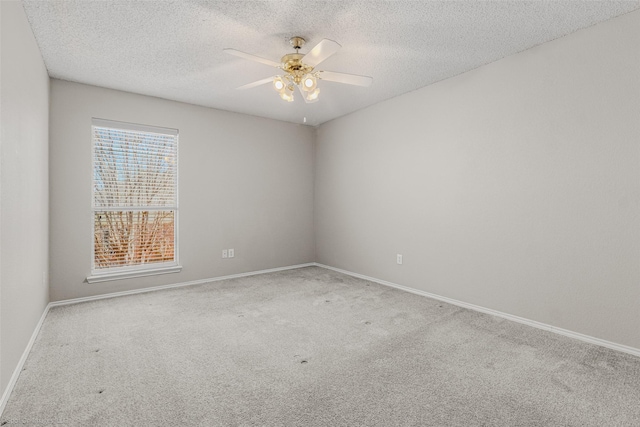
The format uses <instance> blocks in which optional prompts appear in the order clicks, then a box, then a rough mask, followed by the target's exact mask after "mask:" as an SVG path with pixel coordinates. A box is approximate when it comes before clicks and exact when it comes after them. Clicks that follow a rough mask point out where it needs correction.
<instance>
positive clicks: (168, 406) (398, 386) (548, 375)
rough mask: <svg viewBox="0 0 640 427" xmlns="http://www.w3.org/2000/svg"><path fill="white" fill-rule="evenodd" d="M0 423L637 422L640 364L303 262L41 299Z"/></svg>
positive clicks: (208, 424)
mask: <svg viewBox="0 0 640 427" xmlns="http://www.w3.org/2000/svg"><path fill="white" fill-rule="evenodd" d="M0 424H4V425H38V426H43V425H56V426H161V425H167V426H183V425H187V426H254V425H255V426H262V425H266V426H358V425H366V426H396V425H398V426H401V425H402V426H404V425H413V426H481V425H482V426H639V425H640V358H636V357H633V356H629V355H625V354H622V353H618V352H615V351H611V350H607V349H604V348H600V347H596V346H593V345H589V344H585V343H582V342H579V341H575V340H572V339H569V338H565V337H562V336H558V335H554V334H551V333H548V332H544V331H541V330H537V329H533V328H530V327H527V326H523V325H520V324H516V323H512V322H509V321H506V320H503V319H500V318H495V317H492V316H488V315H484V314H479V313H476V312H473V311H469V310H465V309H461V308H458V307H455V306H452V305H447V304H444V303H441V302H438V301H434V300H430V299H428V298H424V297H420V296H416V295H413V294H409V293H405V292H402V291H399V290H396V289H392V288H387V287H384V286H380V285H377V284H374V283H371V282H367V281H364V280H360V279H356V278H353V277H350V276H345V275H342V274H339V273H335V272H333V271H330V270H326V269H322V268H317V267H309V268H302V269H297V270H289V271H284V272H279V273H271V274H265V275H260V276H252V277H247V278H242V279H234V280H227V281H222V282H215V283H211V284H206V285H200V286H190V287H183V288H177V289H171V290H165V291H158V292H150V293H145V294H138V295H131V296H126V297H120V298H112V299H107V300H100V301H93V302H86V303H82V304H76V305H70V306H63V307H57V308H54V309H52V310H51V312H50V313H49V315H48V316H47V319H46V321H45V323H44V325H43V328H42V330H41V332H40V335H39V336H38V338H37V340H36V343H35V345H34V347H33V350H32V352H31V354H30V356H29V358H28V360H27V362H26V365H25V369H24V371H23V372H22V373H21V375H20V378H19V379H18V382H17V384H16V387H15V389H14V391H13V394H12V395H11V397H10V399H9V402H8V404H7V407H6V409H5V411H4V413H3V414H2V417H1V418H0Z"/></svg>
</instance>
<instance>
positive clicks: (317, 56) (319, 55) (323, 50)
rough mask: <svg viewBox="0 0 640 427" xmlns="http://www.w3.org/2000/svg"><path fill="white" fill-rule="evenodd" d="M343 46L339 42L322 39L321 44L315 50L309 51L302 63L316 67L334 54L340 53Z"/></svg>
mask: <svg viewBox="0 0 640 427" xmlns="http://www.w3.org/2000/svg"><path fill="white" fill-rule="evenodd" d="M341 47H342V46H340V44H338V43H337V42H334V41H333V40H329V39H322V41H321V42H320V43H318V44H317V45H315V46H314V48H313V49H311V50H310V51H309V53H307V54H306V55H305V56H304V57H302V62H304V63H305V64H307V65H309V66H311V67H315V66H316V65H318V64H319V63H321V62H322V61H324V60H325V59H327V58H328V57H330V56H331V55H333V54H334V53H336V52H337V51H338V49H340V48H341Z"/></svg>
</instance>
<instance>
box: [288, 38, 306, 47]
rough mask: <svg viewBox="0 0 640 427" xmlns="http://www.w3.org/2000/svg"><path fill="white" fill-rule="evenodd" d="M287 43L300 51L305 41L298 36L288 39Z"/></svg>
mask: <svg viewBox="0 0 640 427" xmlns="http://www.w3.org/2000/svg"><path fill="white" fill-rule="evenodd" d="M289 43H291V46H293V48H294V49H295V50H300V48H301V47H302V46H304V44H305V43H306V40H305V39H303V38H302V37H300V36H295V37H291V38H290V39H289Z"/></svg>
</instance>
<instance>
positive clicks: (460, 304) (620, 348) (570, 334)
mask: <svg viewBox="0 0 640 427" xmlns="http://www.w3.org/2000/svg"><path fill="white" fill-rule="evenodd" d="M314 264H315V265H316V266H317V267H322V268H326V269H328V270H333V271H337V272H338V273H343V274H347V275H349V276H353V277H357V278H359V279H364V280H368V281H370V282H374V283H378V284H380V285H385V286H390V287H392V288H397V289H401V290H403V291H406V292H411V293H413V294H417V295H421V296H425V297H428V298H432V299H435V300H438V301H443V302H446V303H449V304H452V305H457V306H458V307H463V308H468V309H470V310H474V311H479V312H481V313H486V314H491V315H493V316H498V317H502V318H503V319H507V320H512V321H514V322H518V323H522V324H524V325H527V326H533V327H534V328H538V329H543V330H545V331H550V332H554V333H556V334H559V335H564V336H565V337H569V338H574V339H577V340H580V341H584V342H588V343H590V344H595V345H599V346H601V347H606V348H610V349H612V350H617V351H621V352H623V353H627V354H631V355H633V356H637V357H640V349H638V348H634V347H629V346H626V345H622V344H616V343H614V342H611V341H606V340H603V339H600V338H595V337H592V336H589V335H584V334H581V333H578V332H573V331H569V330H567V329H562V328H558V327H556V326H552V325H548V324H546V323H541V322H537V321H535V320H530V319H525V318H524V317H518V316H514V315H513V314H508V313H503V312H501V311H497V310H492V309H490V308H485V307H481V306H479V305H474V304H469V303H466V302H463V301H458V300H455V299H452V298H447V297H443V296H440V295H436V294H432V293H429V292H425V291H421V290H419V289H414V288H410V287H407V286H402V285H398V284H397V283H392V282H387V281H386V280H380V279H376V278H375V277H369V276H365V275H364V274H358V273H353V272H351V271H347V270H342V269H340V268H335V267H331V266H328V265H324V264H319V263H314Z"/></svg>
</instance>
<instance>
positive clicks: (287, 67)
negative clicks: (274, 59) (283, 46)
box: [281, 53, 313, 84]
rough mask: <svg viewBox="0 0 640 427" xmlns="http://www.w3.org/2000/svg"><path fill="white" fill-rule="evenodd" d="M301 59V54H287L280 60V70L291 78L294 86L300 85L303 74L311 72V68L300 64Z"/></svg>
mask: <svg viewBox="0 0 640 427" xmlns="http://www.w3.org/2000/svg"><path fill="white" fill-rule="evenodd" d="M303 57H304V55H303V54H301V53H289V54H287V55H285V56H283V57H282V59H281V62H282V69H283V70H284V71H286V72H287V73H289V74H291V75H292V76H293V78H294V81H295V82H296V84H300V82H301V81H302V78H303V77H304V75H305V74H307V73H310V72H311V71H313V67H310V66H308V65H306V64H304V63H303V62H302V58H303Z"/></svg>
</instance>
